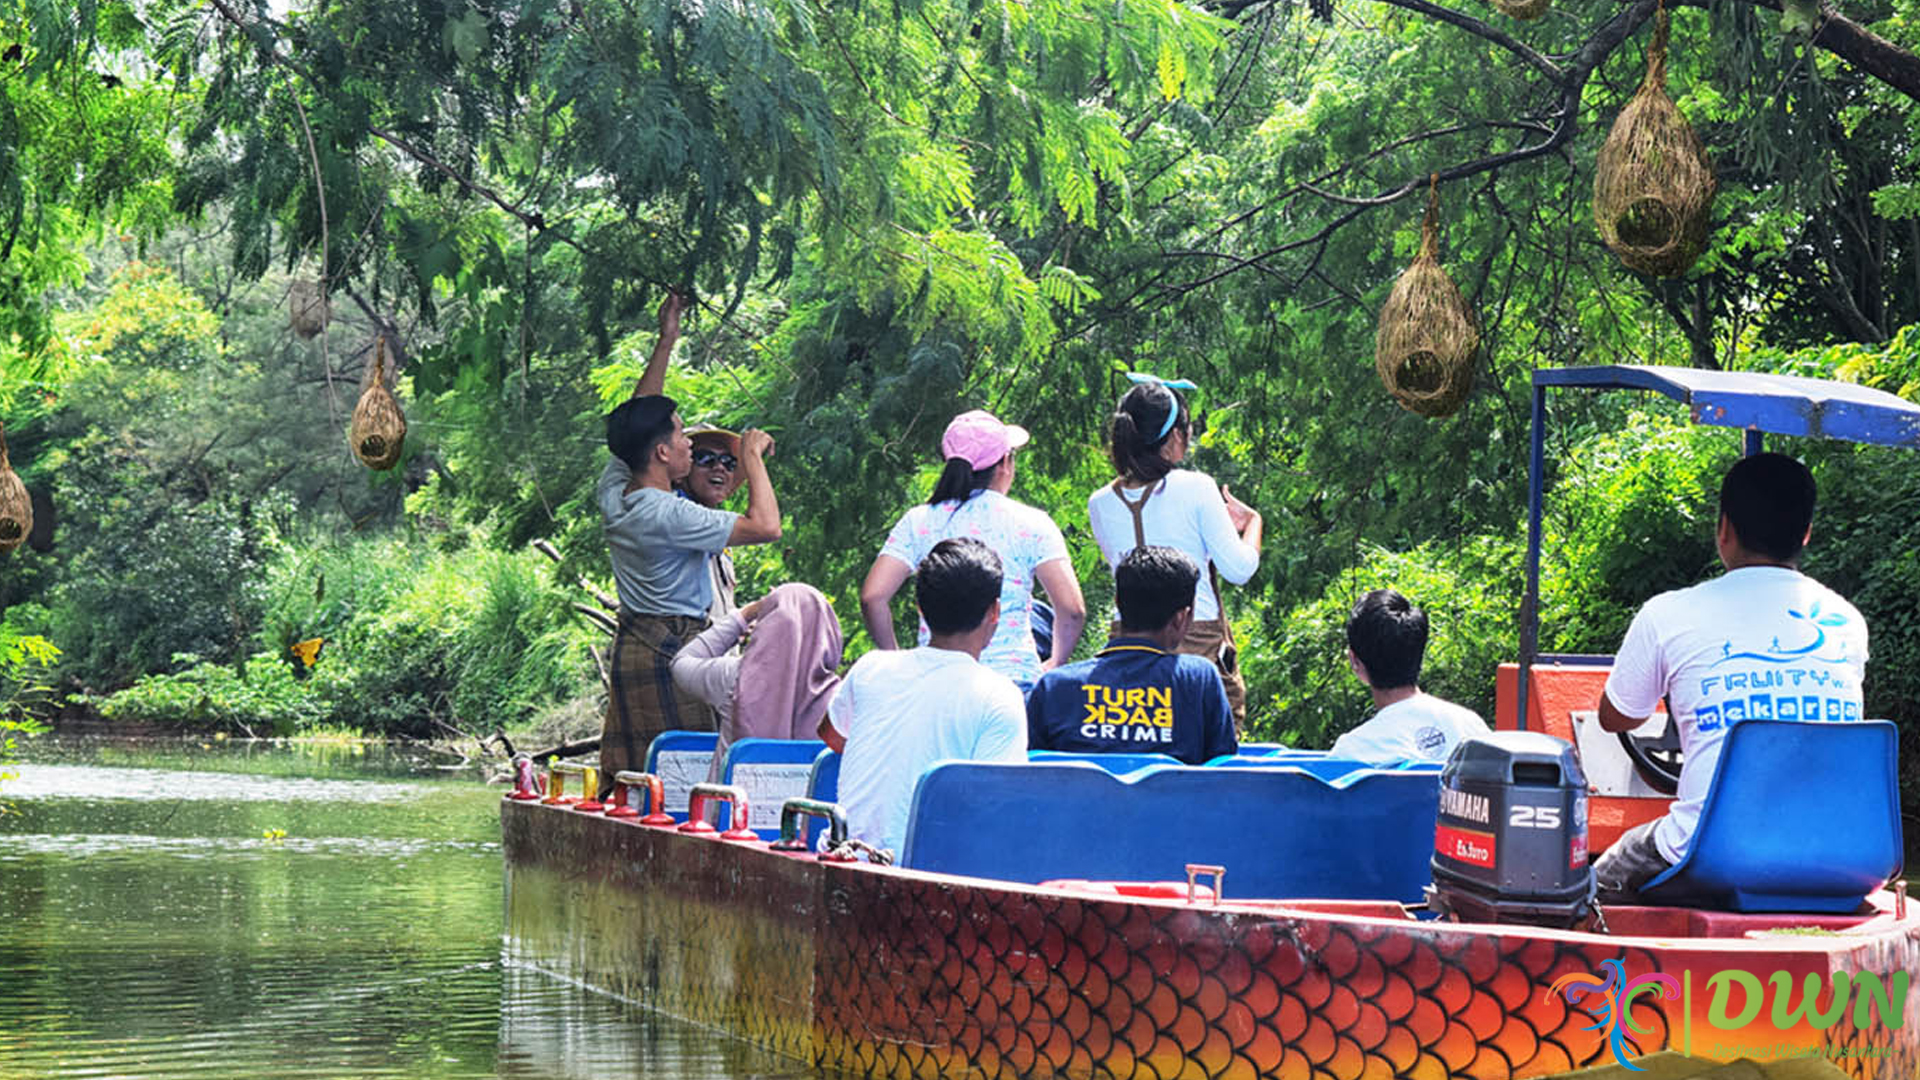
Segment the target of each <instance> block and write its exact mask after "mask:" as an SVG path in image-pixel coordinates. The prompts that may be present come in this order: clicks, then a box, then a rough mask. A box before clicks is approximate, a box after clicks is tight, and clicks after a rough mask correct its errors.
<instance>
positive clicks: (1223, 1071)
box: [501, 801, 1920, 1080]
mask: <svg viewBox="0 0 1920 1080" xmlns="http://www.w3.org/2000/svg"><path fill="white" fill-rule="evenodd" d="M501 822H502V826H503V831H504V836H505V846H506V863H507V876H508V890H507V892H508V904H507V906H508V949H509V959H510V961H511V962H514V963H518V964H524V965H528V966H532V967H537V968H540V969H543V970H548V971H552V972H554V973H556V974H559V975H562V976H565V977H567V978H571V979H576V980H579V981H581V982H583V983H585V984H587V985H589V986H593V987H596V988H599V989H602V990H605V991H608V992H610V993H613V994H617V995H619V996H621V997H624V998H628V999H630V1000H634V1001H638V1002H641V1003H643V1004H646V1005H649V1006H652V1007H655V1008H658V1009H660V1010H662V1011H664V1012H666V1013H669V1014H672V1015H675V1016H679V1017H683V1018H685V1019H688V1020H692V1021H695V1022H698V1023H703V1024H709V1025H712V1026H715V1027H719V1028H722V1029H724V1030H727V1031H729V1032H732V1033H734V1034H736V1035H738V1036H740V1037H742V1038H744V1039H747V1040H749V1041H751V1042H753V1043H755V1044H758V1045H760V1046H763V1047H766V1048H768V1049H771V1050H775V1051H778V1052H780V1053H784V1054H787V1055H789V1056H791V1057H793V1058H796V1059H798V1060H800V1061H804V1062H807V1063H809V1064H811V1065H813V1066H816V1067H818V1068H821V1069H824V1070H828V1071H832V1072H839V1073H846V1074H851V1075H855V1076H862V1077H888V1078H895V1080H907V1078H920V1077H960V1076H965V1077H980V1078H988V1080H1011V1078H1014V1077H1071V1078H1076V1080H1078V1078H1091V1077H1099V1078H1113V1080H1176V1078H1195V1080H1198V1078H1228V1077H1232V1078H1240V1077H1247V1078H1251V1077H1282V1078H1287V1080H1384V1078H1387V1077H1408V1078H1418V1080H1440V1078H1442V1077H1449V1076H1461V1077H1472V1078H1475V1080H1507V1078H1517V1077H1531V1076H1542V1075H1547V1074H1551V1073H1557V1072H1562V1071H1565V1070H1568V1069H1572V1068H1577V1067H1582V1066H1587V1065H1593V1064H1611V1063H1612V1062H1613V1061H1614V1048H1613V1047H1612V1046H1611V1045H1610V1044H1609V1042H1608V1039H1607V1036H1606V1034H1605V1033H1604V1032H1602V1031H1599V1030H1594V1026H1595V1018H1594V1017H1593V1016H1591V1015H1589V1013H1588V1012H1587V1011H1585V1010H1584V1009H1583V1008H1579V1007H1574V1006H1570V1005H1569V1004H1568V1003H1567V1002H1566V1001H1565V999H1564V998H1563V997H1561V996H1560V995H1558V994H1556V993H1554V992H1553V991H1552V990H1551V989H1550V988H1551V986H1552V984H1553V982H1554V980H1555V979H1558V978H1560V977H1561V976H1564V975H1574V974H1595V975H1597V974H1598V973H1600V972H1602V971H1603V968H1602V964H1603V962H1604V961H1608V960H1618V961H1620V963H1621V965H1622V967H1623V970H1624V975H1625V978H1626V979H1627V980H1628V981H1629V982H1630V981H1631V980H1633V979H1637V978H1639V977H1641V976H1644V975H1651V974H1665V975H1669V976H1671V977H1673V979H1674V980H1675V981H1676V982H1677V983H1679V984H1681V986H1682V989H1683V990H1684V993H1683V994H1682V995H1681V996H1680V997H1679V998H1678V999H1676V1000H1659V999H1657V998H1655V997H1653V996H1651V995H1646V996H1642V997H1639V998H1637V999H1634V1001H1633V1004H1632V1007H1631V1010H1630V1013H1629V1017H1630V1019H1631V1021H1632V1024H1633V1025H1634V1027H1635V1028H1637V1029H1638V1030H1634V1031H1631V1032H1630V1034H1631V1038H1630V1040H1629V1041H1627V1042H1625V1043H1623V1044H1622V1045H1623V1047H1624V1051H1625V1052H1626V1053H1627V1054H1630V1055H1631V1054H1640V1053H1648V1052H1652V1051H1655V1050H1660V1049H1675V1050H1681V1051H1684V1052H1689V1053H1692V1054H1695V1055H1699V1056H1703V1057H1712V1058H1716V1059H1722V1060H1725V1059H1731V1058H1735V1057H1754V1056H1774V1055H1777V1054H1778V1053H1779V1052H1781V1051H1782V1050H1783V1049H1785V1048H1797V1051H1798V1052H1803V1053H1810V1054H1819V1055H1822V1056H1825V1057H1828V1058H1829V1059H1830V1060H1832V1061H1833V1062H1834V1064H1836V1065H1838V1066H1840V1067H1841V1068H1842V1069H1844V1070H1846V1071H1847V1072H1848V1073H1850V1074H1851V1075H1853V1076H1856V1077H1859V1078H1861V1080H1868V1078H1873V1080H1910V1078H1912V1077H1914V1076H1915V1075H1916V1070H1917V1069H1920V995H1911V996H1909V995H1905V994H1900V995H1898V996H1897V1004H1896V1003H1895V1002H1894V1001H1890V1002H1889V1004H1891V1005H1893V1009H1892V1010H1891V1011H1893V1012H1894V1014H1895V1015H1893V1016H1883V1015H1881V1014H1880V1013H1879V1012H1878V1011H1875V1012H1870V1013H1869V1012H1865V1011H1863V1010H1856V1009H1853V1008H1849V1009H1848V1010H1847V1011H1846V1012H1845V1013H1844V1014H1843V1015H1842V1016H1841V1017H1840V1018H1839V1020H1838V1021H1837V1022H1835V1023H1833V1024H1832V1025H1831V1026H1829V1027H1826V1028H1825V1029H1816V1028H1815V1027H1814V1026H1813V1025H1812V1024H1810V1023H1809V1022H1808V1021H1807V1019H1806V1017H1805V1016H1804V1015H1796V1016H1794V1017H1792V1018H1791V1019H1790V1021H1789V1022H1788V1023H1787V1024H1786V1025H1778V1024H1776V1023H1775V1017H1774V1011H1775V1010H1774V1009H1773V1008H1772V1007H1771V1005H1770V1002H1771V999H1769V1001H1768V1002H1763V1003H1762V1005H1763V1006H1766V1007H1760V1008H1757V1009H1755V1010H1753V1011H1754V1015H1753V1016H1751V1017H1745V1018H1742V1017H1740V1016H1736V1015H1731V1014H1735V1013H1740V1012H1742V1011H1743V1010H1742V1009H1741V1007H1740V1006H1741V1001H1739V1000H1734V999H1733V998H1730V999H1729V1000H1728V1001H1727V1002H1723V1003H1722V1008H1721V1009H1720V1010H1719V1011H1718V1012H1716V1011H1715V1009H1714V1008H1713V1003H1712V995H1711V993H1710V992H1709V980H1710V979H1711V978H1712V977H1713V976H1714V975H1715V974H1717V973H1719V972H1722V971H1728V970H1732V971H1739V972H1744V973H1751V974H1752V975H1753V976H1754V977H1755V978H1756V979H1757V980H1759V984H1760V985H1761V986H1762V987H1763V988H1767V987H1770V986H1771V981H1770V980H1773V978H1774V973H1775V972H1780V973H1784V976H1785V979H1786V980H1787V981H1788V982H1789V983H1790V985H1791V986H1792V987H1793V988H1794V989H1795V992H1796V994H1797V991H1798V988H1799V987H1800V986H1801V984H1802V983H1803V981H1804V980H1805V979H1806V977H1807V976H1809V975H1811V976H1814V977H1815V978H1816V979H1818V980H1819V985H1821V986H1827V985H1830V984H1831V982H1832V980H1833V977H1834V976H1835V975H1836V974H1838V973H1847V974H1848V975H1850V976H1851V975H1856V974H1859V973H1868V974H1872V975H1874V976H1876V977H1877V978H1879V979H1881V980H1885V981H1891V980H1892V977H1893V976H1894V975H1895V974H1896V973H1910V972H1913V971H1915V970H1920V909H1916V911H1915V912H1914V913H1913V914H1911V915H1907V916H1906V917H1905V918H1900V919H1896V918H1895V917H1894V915H1893V913H1892V912H1891V911H1890V910H1889V911H1883V912H1881V913H1880V914H1879V915H1877V916H1875V917H1873V918H1871V919H1868V920H1863V919H1862V918H1861V917H1847V918H1836V917H1830V916H1768V917H1763V916H1738V915H1715V914H1708V913H1701V912H1688V911H1682V910H1678V909H1660V908H1616V909H1610V912H1609V914H1610V918H1611V921H1612V930H1613V933H1612V935H1611V936H1607V935H1599V934H1589V933H1580V932H1571V931H1556V930H1539V929H1532V928H1526V927H1514V926H1474V925H1452V924H1443V923H1435V922H1420V921H1415V920H1413V919H1412V918H1411V917H1410V916H1408V914H1407V913H1406V911H1405V910H1404V909H1403V908H1401V907H1400V906H1398V905H1394V904H1384V903H1379V904H1376V903H1362V902H1277V901H1253V902H1236V901H1232V900H1229V901H1226V902H1223V903H1221V904H1219V905H1218V906H1212V905H1189V904H1186V903H1182V902H1178V901H1169V900H1153V899H1137V900H1129V899H1125V898H1116V897H1114V896H1111V895H1105V896H1102V895H1093V894H1086V895H1081V894H1076V893H1072V892H1068V891H1065V890H1058V889H1043V888H1039V887H1035V886H1026V885H1018V884H1011V883H999V882H992V881H985V880H980V879H972V878H959V877H952V876H947V875H940V874H928V873H920V872H915V871H911V870H899V869H893V868H879V867H870V866H866V865H863V864H855V865H847V864H825V863H821V862H818V861H816V860H814V859H813V858H811V857H809V856H804V855H789V854H782V853H778V852H773V851H770V850H768V848H767V847H766V845H764V844H756V843H741V842H733V841H725V840H718V839H713V838H710V837H701V836H690V835H683V834H679V833H676V832H673V831H671V830H664V829H654V828H648V827H646V826H642V825H637V824H633V823H631V822H629V821H621V820H616V819H609V818H605V817H602V816H600V815H590V814H582V813H578V812H574V811H570V810H567V809H565V808H562V807H549V806H542V805H540V804H538V803H530V802H513V801H503V802H502V805H501ZM1888 903H1890V901H1888ZM1789 926H1790V927H1795V928H1799V929H1800V930H1801V932H1798V933H1794V934H1771V933H1766V931H1768V930H1770V929H1774V928H1779V927H1789ZM1808 930H1811V931H1812V932H1807V931H1808ZM1721 981H1723V982H1724V981H1725V980H1724V978H1723V979H1722V980H1721ZM1898 985H1899V986H1901V987H1904V985H1905V981H1904V979H1902V980H1901V981H1900V982H1899V984H1898ZM1770 992H1771V991H1770V990H1769V993H1770ZM1733 994H1734V996H1735V998H1737V997H1738V994H1739V991H1738V990H1737V989H1736V990H1735V991H1733ZM1798 1001H1799V998H1798V997H1797V996H1795V997H1793V998H1792V1000H1791V1001H1790V1002H1788V1005H1789V1006H1791V1005H1792V1004H1794V1003H1797V1002H1798ZM1820 1003H1821V1004H1822V1005H1823V1006H1824V1005H1825V1004H1826V1003H1827V999H1822V1001H1821V1002H1820ZM1729 1020H1740V1021H1741V1022H1740V1023H1739V1024H1729V1023H1727V1021H1729ZM1856 1020H1860V1021H1861V1022H1859V1023H1856ZM1763 1048H1764V1051H1765V1052H1764V1053H1763V1052H1759V1051H1761V1050H1762V1049H1763Z"/></svg>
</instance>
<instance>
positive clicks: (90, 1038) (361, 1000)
mask: <svg viewBox="0 0 1920 1080" xmlns="http://www.w3.org/2000/svg"><path fill="white" fill-rule="evenodd" d="M24 756H25V759H26V760H25V761H24V762H23V763H19V764H15V765H13V766H10V767H9V770H8V771H11V772H13V773H14V774H15V775H14V777H13V778H11V779H7V780H0V804H4V808H5V812H4V813H0V1078H8V1080H11V1078H14V1077H142V1078H145V1077H153V1078H162V1077H165V1078H173V1077H182V1078H186V1077H191V1078H195V1080H208V1078H214V1077H236V1078H237V1077H327V1078H357V1077H490V1076H503V1077H556V1078H558V1077H567V1078H574V1077H577V1078H580V1080H588V1078H592V1080H607V1078H609V1077H623V1076H624V1077H632V1076H646V1077H650V1078H659V1080H720V1078H738V1077H784V1078H799V1077H804V1076H806V1075H807V1073H806V1070H805V1068H804V1067H803V1066H801V1065H800V1064H798V1063H796V1062H793V1061H791V1060H789V1059H786V1058H782V1057H778V1056H775V1055H771V1054H767V1053H763V1052H761V1051H758V1050H755V1049H754V1048H752V1047H749V1046H747V1045H746V1044H744V1043H742V1042H739V1041H738V1040H736V1039H732V1038H730V1037H728V1036H725V1035H722V1034H719V1033H716V1032H711V1031H707V1030H704V1029H701V1028H696V1027H692V1026H690V1025H686V1024H683V1023H679V1022H677V1021H674V1020H672V1019H670V1018H667V1017H663V1016H660V1015H658V1014H655V1013H651V1012H649V1011H647V1010H645V1009H642V1008H639V1007H637V1006H634V1005H631V1004H628V1003H624V1002H621V1001H617V1000H614V999H612V998H609V997H606V996H604V995H601V994H598V993H595V992H592V991H588V990H585V989H583V988H581V987H578V986H575V985H571V984H569V983H566V982H563V981H561V980H559V979H557V978H554V977H552V976H549V975H546V974H544V973H542V972H539V971H533V970H527V969H519V968H511V967H508V966H506V965H505V964H503V963H502V961H501V957H502V949H501V925H502V910H501V909H502V887H501V881H502V875H501V865H500V835H499V833H500V826H499V818H498V800H499V798H500V795H501V793H502V789H501V788H499V787H488V786H485V785H483V784H481V783H478V782H476V779H475V774H474V773H473V772H471V771H452V770H446V769H443V768H441V767H439V766H440V764H442V763H436V762H434V761H432V760H429V759H427V758H426V757H424V756H422V755H420V754H418V753H417V752H415V753H409V752H405V751H394V750H388V749H386V748H382V747H374V748H365V747H363V748H358V749H356V748H354V747H351V746H326V745H321V746H315V745H297V746H284V745H283V746H274V745H269V744H227V743H204V744H201V743H193V742H188V743H155V744H147V745H144V746H135V745H129V744H125V743H120V744H99V743H76V742H56V741H52V740H48V739H41V740H34V741H30V742H28V743H26V744H25V747H24Z"/></svg>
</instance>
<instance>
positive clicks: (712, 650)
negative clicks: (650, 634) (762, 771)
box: [673, 582, 842, 781]
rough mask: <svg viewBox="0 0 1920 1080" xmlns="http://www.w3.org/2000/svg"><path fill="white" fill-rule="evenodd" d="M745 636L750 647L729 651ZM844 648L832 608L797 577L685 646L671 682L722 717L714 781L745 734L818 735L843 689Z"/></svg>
mask: <svg viewBox="0 0 1920 1080" xmlns="http://www.w3.org/2000/svg"><path fill="white" fill-rule="evenodd" d="M749 633H751V635H752V636H751V637H747V635H748V634H749ZM743 637H747V644H746V646H745V647H744V648H742V649H741V650H740V651H739V652H738V653H736V654H733V655H728V654H727V651H728V650H729V649H731V648H733V646H734V645H735V644H736V643H737V642H739V641H740V639H741V638H743ZM841 645H842V642H841V636H840V620H839V618H838V617H836V616H835V615H834V613H833V605H831V604H830V603H828V602H827V598H826V597H825V596H822V595H821V594H820V590H818V589H816V588H814V587H813V586H811V585H803V584H800V583H798V582H793V583H789V584H786V585H781V586H779V587H778V588H775V589H774V590H773V591H772V592H770V593H768V594H767V595H765V596H763V597H761V598H760V599H758V600H755V601H754V602H753V603H751V604H748V605H747V606H746V607H743V608H741V609H739V610H738V611H735V612H733V613H732V614H730V615H728V616H727V617H725V618H723V619H721V620H720V621H719V622H717V623H715V624H713V626H712V627H710V628H708V629H707V630H706V631H705V632H704V633H702V634H701V635H700V636H698V637H696V638H694V639H693V640H692V641H689V642H687V643H686V644H685V645H683V646H681V647H680V651H679V653H677V654H676V655H675V656H674V658H673V683H674V685H675V686H677V687H679V688H680V690H681V691H682V692H683V693H687V694H692V695H693V696H694V697H696V698H698V699H700V700H701V701H704V702H706V703H707V704H708V705H711V706H713V708H714V711H715V712H717V713H719V715H720V740H719V743H718V745H717V746H716V747H715V749H714V753H713V768H712V769H711V770H710V771H709V772H708V774H707V778H708V779H709V780H712V781H718V780H719V779H720V773H721V770H722V768H723V767H724V765H725V763H726V758H727V747H729V746H732V745H733V744H734V743H735V742H737V741H739V740H741V739H747V738H758V739H813V738H818V737H819V736H818V734H817V732H818V730H819V727H820V718H821V717H823V716H825V715H826V714H827V704H828V703H829V702H830V701H832V700H833V692H834V691H835V690H837V689H839V687H840V675H839V669H840V653H841Z"/></svg>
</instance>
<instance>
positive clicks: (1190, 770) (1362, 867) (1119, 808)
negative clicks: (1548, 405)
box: [902, 761, 1440, 902]
mask: <svg viewBox="0 0 1920 1080" xmlns="http://www.w3.org/2000/svg"><path fill="white" fill-rule="evenodd" d="M1439 801H1440V778H1439V775H1438V774H1437V773H1434V772H1431V771H1422V772H1403V771H1393V770H1381V769H1368V768H1360V769H1354V770H1351V771H1347V772H1345V773H1343V774H1342V775H1341V776H1339V777H1337V778H1335V779H1331V780H1329V779H1327V778H1325V777H1321V776H1316V775H1314V774H1313V773H1312V772H1310V771H1308V770H1306V769H1302V768H1288V767H1284V766H1276V767H1266V768H1234V767H1230V766H1229V767H1207V766H1192V765H1161V766H1154V767H1149V768H1146V769H1141V770H1139V771H1137V772H1133V773H1129V774H1127V775H1125V776H1116V775H1114V774H1112V773H1109V772H1107V771H1106V770H1105V769H1102V768H1100V767H1098V766H1096V765H1091V764H1087V763H1083V762H1070V761H1069V762H1029V763H1027V764H1024V765H1023V764H989V763H984V762H942V763H939V764H936V765H934V766H932V767H930V768H929V769H928V770H927V771H926V772H925V773H922V774H921V776H920V780H919V783H918V785H917V786H916V787H915V789H914V794H913V803H912V809H911V812H910V814H909V817H908V822H907V836H906V842H905V845H904V851H903V852H902V856H903V858H902V863H903V865H906V866H908V867H911V868H913V869H917V870H934V871H942V872H945V873H951V874H966V875H971V876H975V877H987V878H999V879H1002V880H1009V881H1020V882H1029V883H1037V882H1040V881H1047V880H1053V879H1058V878H1086V879H1089V880H1094V881H1167V880H1178V879H1181V878H1183V877H1185V873H1186V870H1185V868H1186V864H1188V863H1212V864H1217V865H1222V866H1225V867H1226V868H1227V882H1226V886H1225V889H1224V892H1225V894H1226V896H1227V897H1228V898H1230V899H1231V898H1243V899H1255V898H1258V899H1288V898H1291V899H1305V898H1323V899H1380V900H1399V901H1405V902H1416V901H1418V900H1420V899H1421V894H1422V891H1423V890H1424V889H1425V888H1426V886H1427V884H1428V882H1429V881H1430V880H1431V878H1430V873H1429V863H1430V861H1431V859H1432V857H1433V829H1434V823H1435V818H1436V817H1437V814H1438V809H1439Z"/></svg>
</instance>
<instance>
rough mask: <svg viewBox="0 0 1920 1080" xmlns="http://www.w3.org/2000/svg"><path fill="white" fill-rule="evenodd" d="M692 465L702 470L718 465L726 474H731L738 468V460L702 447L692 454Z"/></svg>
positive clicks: (729, 455) (730, 455)
mask: <svg viewBox="0 0 1920 1080" xmlns="http://www.w3.org/2000/svg"><path fill="white" fill-rule="evenodd" d="M693 463H694V464H695V465H698V466H700V467H702V468H705V467H707V466H711V465H718V466H720V467H721V468H723V469H725V470H727V471H728V472H732V471H733V470H734V469H735V468H737V467H738V466H739V464H740V459H738V458H736V457H734V456H733V455H732V454H723V453H721V452H720V451H718V450H708V449H706V448H705V447H702V448H701V449H698V450H695V451H694V452H693Z"/></svg>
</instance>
